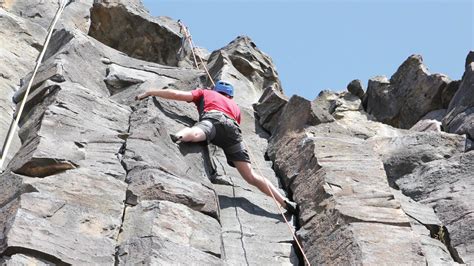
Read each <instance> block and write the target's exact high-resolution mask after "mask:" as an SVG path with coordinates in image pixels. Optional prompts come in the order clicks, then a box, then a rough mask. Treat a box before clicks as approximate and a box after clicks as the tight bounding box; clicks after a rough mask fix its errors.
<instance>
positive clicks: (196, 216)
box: [119, 201, 222, 257]
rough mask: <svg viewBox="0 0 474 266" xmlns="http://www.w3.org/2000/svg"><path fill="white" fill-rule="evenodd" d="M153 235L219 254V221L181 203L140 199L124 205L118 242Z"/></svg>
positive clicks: (167, 240)
mask: <svg viewBox="0 0 474 266" xmlns="http://www.w3.org/2000/svg"><path fill="white" fill-rule="evenodd" d="M135 237H137V238H145V237H156V238H157V239H160V240H161V241H163V242H173V243H176V244H179V245H181V246H184V247H192V248H195V249H198V250H200V251H203V252H206V253H209V254H212V255H214V256H216V257H221V255H222V254H221V226H220V224H219V222H218V221H217V220H216V219H214V218H211V217H210V216H207V215H204V214H202V213H200V212H196V211H194V210H192V209H190V208H188V207H186V206H184V205H182V204H177V203H173V202H169V201H142V202H140V203H139V204H138V205H137V206H133V207H132V206H130V207H127V209H126V211H125V216H124V223H123V226H122V233H121V234H120V237H119V242H120V243H123V242H126V241H128V240H129V239H133V238H135Z"/></svg>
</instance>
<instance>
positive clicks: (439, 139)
mask: <svg viewBox="0 0 474 266" xmlns="http://www.w3.org/2000/svg"><path fill="white" fill-rule="evenodd" d="M371 141H372V142H373V143H375V144H374V145H375V146H377V149H376V150H377V152H378V153H379V154H381V155H382V160H383V162H384V168H385V171H387V177H388V180H389V182H390V184H391V185H393V184H394V182H395V181H396V180H397V179H398V178H400V177H402V176H404V175H406V174H409V173H411V171H413V169H415V168H416V167H417V166H419V165H422V164H423V163H426V162H430V161H434V160H440V159H446V158H450V157H452V156H453V155H455V154H459V153H462V152H464V149H465V145H466V139H465V137H464V136H459V135H455V134H447V133H444V132H443V133H437V132H419V133H414V134H409V135H404V136H399V137H393V138H378V139H372V140H371Z"/></svg>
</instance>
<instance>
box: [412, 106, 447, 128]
mask: <svg viewBox="0 0 474 266" xmlns="http://www.w3.org/2000/svg"><path fill="white" fill-rule="evenodd" d="M445 114H446V109H440V110H435V111H431V112H429V113H427V114H426V115H425V116H423V117H422V118H421V119H420V121H418V122H416V124H414V125H413V126H412V127H411V128H410V130H413V131H419V132H423V131H434V132H441V120H443V117H444V115H445Z"/></svg>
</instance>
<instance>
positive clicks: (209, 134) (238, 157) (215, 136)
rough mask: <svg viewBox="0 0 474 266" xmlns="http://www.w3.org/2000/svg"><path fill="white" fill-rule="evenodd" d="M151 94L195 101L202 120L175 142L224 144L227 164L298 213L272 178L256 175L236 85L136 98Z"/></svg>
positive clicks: (180, 133)
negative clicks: (241, 128) (246, 143)
mask: <svg viewBox="0 0 474 266" xmlns="http://www.w3.org/2000/svg"><path fill="white" fill-rule="evenodd" d="M148 96H157V97H161V98H165V99H171V100H177V101H186V102H193V103H195V104H196V106H197V107H198V112H199V122H197V123H196V124H195V125H194V126H193V127H185V128H183V129H181V130H180V131H178V132H177V133H176V134H171V135H170V136H171V139H172V140H173V141H174V142H201V141H207V143H213V144H215V145H217V146H219V147H221V148H222V149H223V150H224V153H225V156H226V158H227V163H228V164H229V165H230V166H232V167H235V168H237V170H238V171H239V173H240V175H241V176H242V177H243V178H244V179H245V181H247V182H248V183H249V184H251V185H253V186H255V187H257V188H258V189H259V190H260V191H262V192H263V193H265V194H266V195H268V196H271V194H273V196H274V197H275V199H276V200H277V201H278V203H280V205H281V206H282V207H283V208H285V209H286V210H287V211H288V212H289V213H291V214H295V213H296V203H294V202H292V201H290V200H288V199H287V198H285V197H284V196H283V195H282V194H281V193H280V192H279V191H278V190H277V189H276V188H275V186H273V184H272V183H271V182H270V181H268V180H267V179H266V178H264V177H262V176H260V175H257V174H256V173H255V172H254V170H253V169H252V167H251V165H250V157H249V154H248V152H247V150H246V149H245V147H244V145H243V142H242V141H243V140H242V131H241V130H240V127H239V125H240V108H239V107H238V106H237V104H236V103H235V102H234V100H233V97H234V88H233V86H232V85H231V84H230V83H228V82H225V81H221V80H220V81H217V82H216V85H215V86H214V87H213V89H212V90H204V89H195V90H193V91H180V90H173V89H161V90H149V91H147V92H144V93H142V94H140V95H138V96H136V99H137V100H142V99H144V98H146V97H148Z"/></svg>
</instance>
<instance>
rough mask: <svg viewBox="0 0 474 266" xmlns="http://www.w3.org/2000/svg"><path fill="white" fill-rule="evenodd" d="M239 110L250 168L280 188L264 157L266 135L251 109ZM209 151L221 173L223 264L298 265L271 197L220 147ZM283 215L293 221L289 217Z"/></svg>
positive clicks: (217, 186)
mask: <svg viewBox="0 0 474 266" xmlns="http://www.w3.org/2000/svg"><path fill="white" fill-rule="evenodd" d="M242 111H243V112H242V121H243V122H242V125H241V129H242V132H243V136H244V140H245V141H246V146H247V148H248V150H249V154H250V157H251V160H252V166H253V169H254V171H255V172H256V173H257V174H259V175H261V176H264V177H265V178H267V179H268V180H269V181H270V182H272V183H273V184H274V185H275V186H276V187H279V184H278V183H279V182H278V178H277V177H276V176H275V173H274V171H273V170H272V169H271V163H270V162H268V161H265V159H264V154H265V151H266V146H267V141H266V138H268V134H266V133H264V132H261V130H262V129H261V128H259V126H258V124H257V123H255V121H254V118H253V112H252V111H251V110H249V109H246V108H244V109H242ZM210 150H211V154H212V155H213V159H214V161H215V163H216V166H217V174H218V175H220V176H219V179H220V183H221V184H219V185H214V186H215V190H216V193H217V194H218V197H219V206H220V223H221V225H222V242H223V249H224V253H225V261H226V263H227V264H230V265H238V264H249V265H264V264H268V263H270V264H277V265H297V264H298V257H297V256H296V254H295V252H294V247H293V245H292V236H291V233H290V232H289V230H288V227H287V225H286V224H285V223H284V221H283V217H282V216H281V214H280V213H279V211H278V208H277V206H276V205H275V202H274V201H273V199H272V198H270V197H268V196H266V195H265V194H263V193H262V192H260V191H259V190H258V189H257V188H256V187H253V186H251V185H249V184H248V183H247V182H246V181H245V180H244V179H243V178H242V177H241V176H240V175H239V173H238V172H237V170H236V169H235V168H232V167H230V166H228V165H227V163H226V159H225V156H224V154H223V152H222V150H221V149H220V148H217V149H216V148H215V147H214V146H212V147H210ZM222 181H224V182H222ZM222 183H223V184H222ZM281 193H282V194H284V191H281ZM286 217H287V219H288V220H290V223H292V219H291V217H289V216H288V215H287V216H286Z"/></svg>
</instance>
